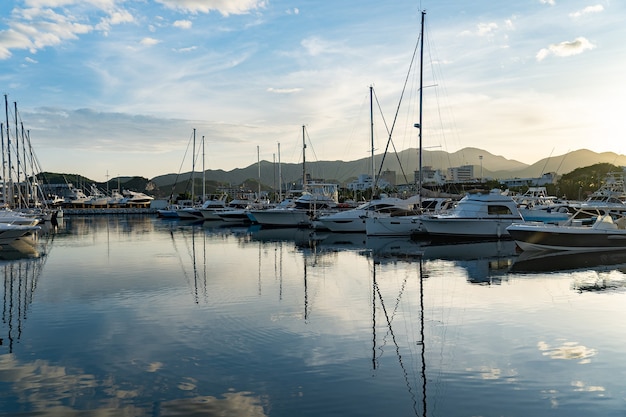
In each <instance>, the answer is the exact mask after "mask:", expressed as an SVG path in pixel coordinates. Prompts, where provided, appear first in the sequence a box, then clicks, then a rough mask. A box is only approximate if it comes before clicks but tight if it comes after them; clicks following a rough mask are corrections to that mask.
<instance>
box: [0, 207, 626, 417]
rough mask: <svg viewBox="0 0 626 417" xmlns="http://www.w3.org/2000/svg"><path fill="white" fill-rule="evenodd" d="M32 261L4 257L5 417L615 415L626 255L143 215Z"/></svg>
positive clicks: (80, 233)
mask: <svg viewBox="0 0 626 417" xmlns="http://www.w3.org/2000/svg"><path fill="white" fill-rule="evenodd" d="M32 252H33V251H32V250H31V251H30V253H29V252H28V251H26V249H25V248H21V251H17V250H8V248H3V249H2V250H0V258H1V259H0V270H1V271H2V274H3V275H2V282H3V285H2V300H3V307H2V322H1V325H0V338H2V344H1V345H0V414H2V415H10V416H21V415H29V416H34V415H36V416H73V415H80V416H174V415H175V416H289V417H293V416H412V415H415V416H446V417H447V416H535V417H536V416H568V417H572V416H624V415H626V384H624V381H625V380H626V360H624V352H625V348H624V346H625V342H626V324H624V311H625V310H626V290H625V288H626V275H625V274H624V272H622V271H623V270H624V271H626V269H624V266H623V265H626V256H625V255H620V254H614V255H611V256H607V255H600V254H596V255H593V256H589V257H583V256H576V257H574V258H570V259H562V258H551V259H546V260H536V259H535V260H533V259H523V255H522V256H520V257H518V256H517V254H516V251H515V247H514V244H513V243H512V242H486V243H480V244H448V245H439V246H438V245H433V244H430V245H428V244H426V243H424V242H412V241H409V240H404V239H366V238H365V236H362V235H335V234H330V233H322V232H311V231H302V230H289V229H286V230H258V229H253V228H251V229H248V228H243V227H242V228H233V229H227V228H221V227H215V226H212V225H211V224H201V225H186V224H183V223H180V222H178V221H165V220H160V219H157V218H155V217H152V216H129V217H123V216H122V217H118V216H111V217H105V216H103V217H99V216H97V217H96V216H94V217H77V216H76V217H71V218H67V219H65V220H64V221H63V222H62V223H61V224H59V225H58V227H57V229H56V230H51V231H50V232H49V233H47V234H42V235H41V236H40V238H39V242H38V245H37V253H32ZM607 264H613V266H611V265H608V266H607ZM566 268H570V270H566ZM571 268H575V269H574V270H571ZM524 271H525V272H524Z"/></svg>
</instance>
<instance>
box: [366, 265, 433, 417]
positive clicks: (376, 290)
mask: <svg viewBox="0 0 626 417" xmlns="http://www.w3.org/2000/svg"><path fill="white" fill-rule="evenodd" d="M376 265H377V263H376V262H375V261H374V262H372V277H373V281H372V343H373V345H372V368H373V370H376V369H377V367H378V357H377V350H379V351H380V353H381V354H382V353H383V350H382V347H383V346H384V344H383V345H382V346H379V347H377V346H376V341H377V338H376V299H378V300H379V301H380V308H381V310H382V312H383V316H384V318H385V322H386V325H387V335H390V336H391V339H392V341H393V343H394V346H395V351H396V356H397V357H398V363H399V364H400V368H401V369H402V373H403V377H404V381H405V383H406V386H407V389H408V391H409V394H410V396H411V400H412V406H413V411H414V412H415V415H417V416H419V415H420V414H419V411H418V408H417V398H416V394H415V392H414V390H413V388H412V386H411V381H410V378H409V372H408V371H407V369H406V367H405V366H404V362H403V360H402V354H401V353H400V346H399V344H398V342H397V340H396V336H395V333H394V331H393V327H392V322H393V318H394V317H395V315H396V313H397V311H398V308H399V306H400V300H401V298H402V294H403V293H404V291H405V288H406V284H407V278H406V277H405V279H404V281H403V282H402V287H401V288H400V292H399V293H398V296H397V297H396V305H395V307H394V309H393V312H392V314H391V315H390V314H389V313H388V312H387V308H386V307H385V303H384V300H383V296H382V294H381V292H380V287H379V286H378V282H377V280H376ZM422 266H423V264H422V259H420V260H419V283H420V284H419V288H420V340H419V341H418V342H417V345H420V346H421V353H420V356H421V365H422V366H421V379H422V416H426V347H425V336H424V282H423V270H422Z"/></svg>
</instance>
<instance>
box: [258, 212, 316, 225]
mask: <svg viewBox="0 0 626 417" xmlns="http://www.w3.org/2000/svg"><path fill="white" fill-rule="evenodd" d="M250 213H251V215H252V216H253V218H254V220H255V221H256V223H258V224H260V225H264V226H278V227H281V226H282V227H310V226H311V224H312V221H311V216H310V214H309V211H308V210H299V209H277V210H273V209H267V210H252V211H251V212H250Z"/></svg>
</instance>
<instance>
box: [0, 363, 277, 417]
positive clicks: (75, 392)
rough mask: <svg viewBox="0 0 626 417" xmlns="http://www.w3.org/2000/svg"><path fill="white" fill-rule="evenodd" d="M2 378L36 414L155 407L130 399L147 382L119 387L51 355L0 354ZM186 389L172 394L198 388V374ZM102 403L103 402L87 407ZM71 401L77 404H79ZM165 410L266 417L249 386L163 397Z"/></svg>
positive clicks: (132, 414) (142, 411)
mask: <svg viewBox="0 0 626 417" xmlns="http://www.w3.org/2000/svg"><path fill="white" fill-rule="evenodd" d="M161 366H162V364H161V363H158V362H157V363H153V364H150V366H149V368H148V369H147V370H148V372H155V371H157V370H158V369H159V368H160V367H161ZM0 383H2V384H3V385H5V386H9V385H10V387H11V389H10V390H5V391H4V392H2V393H0V401H2V399H3V398H9V397H12V398H16V399H17V401H18V402H19V403H20V404H21V405H22V406H23V407H26V408H29V409H31V410H32V412H33V414H36V415H38V416H42V417H57V416H58V417H61V416H62V417H66V416H71V415H78V414H80V415H84V416H122V415H123V416H129V417H139V416H147V415H153V412H154V410H153V408H152V407H153V406H154V405H153V404H152V402H151V401H148V403H149V404H150V406H149V407H150V408H149V409H148V408H141V407H140V406H138V405H134V404H129V403H128V400H129V399H132V398H138V397H139V396H140V393H141V392H142V387H134V388H135V389H133V387H130V389H128V387H127V389H120V387H119V385H118V384H116V382H115V381H114V378H107V379H106V380H104V381H97V379H96V378H95V376H94V375H89V374H71V373H69V371H68V369H67V368H65V367H62V366H55V365H51V364H50V363H49V362H47V361H43V360H35V361H34V362H32V363H25V364H24V363H20V362H19V361H18V360H17V359H16V358H15V356H14V355H13V354H4V355H0ZM176 388H178V389H180V390H181V391H178V390H176V391H173V393H172V395H180V394H181V392H183V393H185V392H189V391H191V390H195V389H196V388H197V387H196V381H195V380H194V379H193V378H183V381H181V382H180V383H179V384H178V386H177V387H176ZM97 390H101V391H102V392H105V393H106V394H107V395H108V396H109V397H108V398H107V397H100V398H97V397H91V395H93V393H94V392H95V391H97ZM94 403H101V404H103V405H102V406H101V407H100V408H91V409H88V408H83V407H81V406H80V404H83V405H85V406H86V407H89V406H93V404H94ZM67 404H72V405H75V407H71V406H68V405H67ZM158 407H159V414H158V415H160V416H186V417H203V416H205V417H209V416H224V417H231V416H233V417H234V416H250V417H265V413H264V411H263V406H262V405H261V400H260V398H259V397H256V396H253V395H252V393H250V392H234V391H231V392H228V393H225V394H224V395H223V396H222V398H217V397H213V396H195V397H191V398H181V399H172V400H169V401H168V400H164V401H162V402H160V403H159V404H158Z"/></svg>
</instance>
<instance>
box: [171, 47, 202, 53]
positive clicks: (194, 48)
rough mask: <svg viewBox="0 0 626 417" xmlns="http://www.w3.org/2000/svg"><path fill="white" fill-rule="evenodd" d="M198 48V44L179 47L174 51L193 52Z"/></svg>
mask: <svg viewBox="0 0 626 417" xmlns="http://www.w3.org/2000/svg"><path fill="white" fill-rule="evenodd" d="M196 49H198V47H197V46H188V47H187V48H178V49H174V52H181V53H184V52H191V51H195V50H196Z"/></svg>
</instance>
